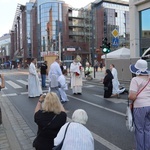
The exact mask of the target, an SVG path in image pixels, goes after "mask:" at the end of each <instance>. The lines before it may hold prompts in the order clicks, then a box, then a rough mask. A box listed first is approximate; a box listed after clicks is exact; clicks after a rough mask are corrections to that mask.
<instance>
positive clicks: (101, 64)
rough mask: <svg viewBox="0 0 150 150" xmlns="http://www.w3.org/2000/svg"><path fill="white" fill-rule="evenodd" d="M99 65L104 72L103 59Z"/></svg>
mask: <svg viewBox="0 0 150 150" xmlns="http://www.w3.org/2000/svg"><path fill="white" fill-rule="evenodd" d="M99 67H100V69H101V72H102V70H103V63H102V61H101V62H100V64H99Z"/></svg>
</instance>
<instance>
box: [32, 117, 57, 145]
mask: <svg viewBox="0 0 150 150" xmlns="http://www.w3.org/2000/svg"><path fill="white" fill-rule="evenodd" d="M56 116H57V115H55V116H54V117H53V119H52V120H51V121H50V122H49V123H48V124H47V125H46V126H45V127H43V128H42V130H41V132H39V133H38V135H37V136H36V138H35V139H34V141H33V143H32V146H33V147H35V146H36V143H37V139H38V137H39V135H40V134H41V133H42V131H44V130H45V129H46V128H47V127H48V126H49V125H50V124H51V123H52V121H53V120H54V119H55V118H56Z"/></svg>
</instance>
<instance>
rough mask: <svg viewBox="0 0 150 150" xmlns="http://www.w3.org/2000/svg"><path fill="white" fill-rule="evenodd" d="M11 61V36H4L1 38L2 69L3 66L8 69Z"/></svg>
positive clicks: (0, 63) (0, 62) (0, 59)
mask: <svg viewBox="0 0 150 150" xmlns="http://www.w3.org/2000/svg"><path fill="white" fill-rule="evenodd" d="M9 60H11V40H10V34H4V35H3V36H2V37H0V65H1V66H0V67H2V64H5V66H6V67H7V65H9V64H8V62H9Z"/></svg>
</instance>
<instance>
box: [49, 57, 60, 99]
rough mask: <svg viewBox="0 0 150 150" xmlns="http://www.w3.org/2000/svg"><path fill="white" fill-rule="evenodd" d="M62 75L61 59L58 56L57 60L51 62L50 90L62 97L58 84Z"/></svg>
mask: <svg viewBox="0 0 150 150" xmlns="http://www.w3.org/2000/svg"><path fill="white" fill-rule="evenodd" d="M60 75H62V71H61V68H60V60H59V58H58V57H57V58H56V59H55V61H54V62H53V63H52V64H51V66H50V70H49V75H48V77H49V81H50V84H49V91H51V92H55V93H56V94H57V96H58V97H59V99H60V92H59V85H58V77H59V76H60Z"/></svg>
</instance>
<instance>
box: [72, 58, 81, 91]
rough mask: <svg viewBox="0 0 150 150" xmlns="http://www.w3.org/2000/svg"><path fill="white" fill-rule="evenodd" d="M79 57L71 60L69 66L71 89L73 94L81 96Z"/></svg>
mask: <svg viewBox="0 0 150 150" xmlns="http://www.w3.org/2000/svg"><path fill="white" fill-rule="evenodd" d="M80 62H81V57H80V56H79V55H77V56H76V58H75V59H74V60H73V62H72V63H71V65H70V73H71V89H72V92H73V94H82V84H83V83H82V65H81V63H80Z"/></svg>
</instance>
